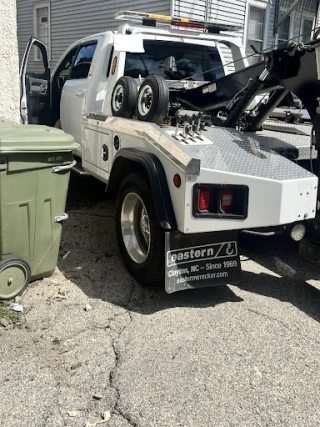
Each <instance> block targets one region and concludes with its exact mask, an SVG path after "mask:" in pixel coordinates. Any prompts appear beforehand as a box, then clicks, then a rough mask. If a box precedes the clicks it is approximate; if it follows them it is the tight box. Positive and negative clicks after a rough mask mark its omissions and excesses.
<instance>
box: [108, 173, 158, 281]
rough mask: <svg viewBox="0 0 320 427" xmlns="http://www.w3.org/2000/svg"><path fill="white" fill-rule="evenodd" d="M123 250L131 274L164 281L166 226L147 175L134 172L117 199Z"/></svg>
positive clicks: (137, 277)
mask: <svg viewBox="0 0 320 427" xmlns="http://www.w3.org/2000/svg"><path fill="white" fill-rule="evenodd" d="M116 231H117V237H118V243H119V247H120V252H121V254H122V257H123V261H124V263H125V266H126V267H127V269H128V271H129V272H130V274H131V275H132V276H133V277H134V278H135V279H136V280H137V281H138V282H140V283H141V284H152V285H153V284H159V283H163V282H164V271H165V265H164V230H163V229H162V228H161V227H160V225H159V220H158V218H157V211H156V206H155V202H154V197H153V194H152V191H151V189H150V187H149V185H148V183H147V182H146V180H145V179H144V178H142V177H141V176H140V175H138V174H135V173H133V174H130V175H128V176H127V177H125V178H124V180H123V181H122V183H121V186H120V189H119V192H118V196H117V203H116Z"/></svg>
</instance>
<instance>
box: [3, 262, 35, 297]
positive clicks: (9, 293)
mask: <svg viewBox="0 0 320 427" xmlns="http://www.w3.org/2000/svg"><path fill="white" fill-rule="evenodd" d="M30 278H31V270H30V267H29V265H28V264H27V263H26V262H25V261H22V259H19V258H10V259H6V260H4V261H0V299H11V298H14V297H15V296H17V295H19V294H20V293H21V292H22V291H23V290H24V288H25V287H26V286H27V285H28V284H29V282H30Z"/></svg>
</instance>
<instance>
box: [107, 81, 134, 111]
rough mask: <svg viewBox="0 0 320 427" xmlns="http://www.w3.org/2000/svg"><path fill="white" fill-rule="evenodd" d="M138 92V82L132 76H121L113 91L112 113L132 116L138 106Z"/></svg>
mask: <svg viewBox="0 0 320 427" xmlns="http://www.w3.org/2000/svg"><path fill="white" fill-rule="evenodd" d="M137 93H138V87H137V83H136V81H135V80H134V79H133V78H132V77H128V76H123V77H120V79H118V81H117V83H116V85H115V87H114V88H113V91H112V96H111V110H112V114H113V115H114V116H118V117H126V118H130V117H132V116H133V113H134V111H135V108H136V103H137Z"/></svg>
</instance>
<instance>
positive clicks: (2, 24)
mask: <svg viewBox="0 0 320 427" xmlns="http://www.w3.org/2000/svg"><path fill="white" fill-rule="evenodd" d="M0 58H1V59H0V75H1V79H0V117H5V118H7V119H10V120H14V121H19V61H18V47H17V21H16V4H15V1H13V0H0Z"/></svg>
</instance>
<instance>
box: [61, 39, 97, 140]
mask: <svg viewBox="0 0 320 427" xmlns="http://www.w3.org/2000/svg"><path fill="white" fill-rule="evenodd" d="M96 47H97V41H96V40H94V41H90V42H86V43H84V44H82V45H80V46H79V49H78V53H77V55H76V58H75V61H74V63H73V66H72V69H71V72H70V74H69V77H68V79H67V80H66V81H65V83H64V86H63V90H62V94H61V103H60V118H61V127H62V129H63V130H64V131H65V132H67V133H69V134H70V135H72V136H73V137H74V139H75V141H76V142H78V143H81V117H82V115H83V113H84V110H85V100H86V93H87V90H88V86H89V83H90V81H91V79H89V78H88V75H89V71H90V67H91V63H92V58H93V55H94V52H95V49H96Z"/></svg>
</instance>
